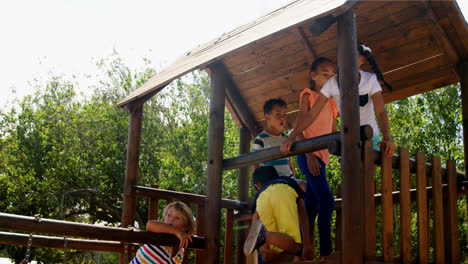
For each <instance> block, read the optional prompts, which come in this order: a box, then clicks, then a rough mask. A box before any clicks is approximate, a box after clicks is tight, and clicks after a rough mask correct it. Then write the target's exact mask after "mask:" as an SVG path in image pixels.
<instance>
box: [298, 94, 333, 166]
mask: <svg viewBox="0 0 468 264" xmlns="http://www.w3.org/2000/svg"><path fill="white" fill-rule="evenodd" d="M304 94H309V107H308V109H307V110H310V108H312V106H313V105H314V103H315V101H316V100H317V99H318V97H319V93H317V92H316V91H312V90H311V89H309V88H305V89H304V91H302V93H301V95H300V99H299V104H301V102H302V97H303V96H304ZM337 116H338V107H337V106H336V103H335V100H334V99H333V98H330V99H329V100H328V102H327V103H326V104H325V106H324V107H323V109H322V111H321V112H320V114H319V115H318V116H317V118H316V119H315V121H314V122H313V123H312V124H311V125H310V126H309V127H308V128H306V129H305V130H304V136H305V138H306V139H309V138H314V137H318V136H322V135H325V134H329V133H332V129H333V122H335V119H336V117H337ZM314 155H315V156H317V157H319V158H320V159H321V160H322V161H323V163H325V165H328V163H330V155H329V153H328V149H322V150H318V151H315V152H314Z"/></svg>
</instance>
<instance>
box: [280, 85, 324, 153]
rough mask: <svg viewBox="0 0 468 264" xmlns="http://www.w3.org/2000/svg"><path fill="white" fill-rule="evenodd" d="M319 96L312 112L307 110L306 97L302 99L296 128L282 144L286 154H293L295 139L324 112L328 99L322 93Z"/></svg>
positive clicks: (282, 149) (311, 109)
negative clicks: (292, 147) (292, 148)
mask: <svg viewBox="0 0 468 264" xmlns="http://www.w3.org/2000/svg"><path fill="white" fill-rule="evenodd" d="M319 94H320V95H319V97H318V98H317V100H316V101H315V104H314V105H313V106H312V108H310V110H307V108H308V106H307V102H308V99H307V97H304V98H303V99H302V102H301V105H300V108H299V114H298V116H297V121H296V127H295V128H294V130H293V131H292V132H291V134H289V136H288V139H287V140H286V141H284V142H283V144H281V151H283V152H285V153H291V146H292V144H293V143H294V141H293V140H294V138H296V137H297V136H298V135H299V134H300V133H302V131H304V129H306V128H307V127H308V126H310V125H311V124H312V123H313V122H314V121H315V119H316V118H317V116H318V114H320V111H322V109H323V107H324V106H325V104H326V103H327V101H328V98H327V97H326V96H325V95H323V94H322V93H319ZM306 99H307V101H306ZM304 105H305V106H304Z"/></svg>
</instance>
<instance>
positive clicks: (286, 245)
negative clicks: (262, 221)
mask: <svg viewBox="0 0 468 264" xmlns="http://www.w3.org/2000/svg"><path fill="white" fill-rule="evenodd" d="M266 241H267V243H268V244H271V245H274V246H276V247H279V248H281V249H283V250H284V251H286V252H287V253H290V254H296V253H297V252H299V251H300V250H301V244H299V243H296V241H294V239H293V238H292V237H291V236H289V235H287V234H283V233H279V232H269V231H268V230H267V232H266Z"/></svg>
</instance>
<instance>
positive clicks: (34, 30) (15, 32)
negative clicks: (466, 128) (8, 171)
mask: <svg viewBox="0 0 468 264" xmlns="http://www.w3.org/2000/svg"><path fill="white" fill-rule="evenodd" d="M290 1H291V0H236V1H231V0H229V1H227V0H198V1H190V0H170V1H168V0H131V1H130V0H41V1H37V0H15V1H6V0H5V1H1V2H0V34H1V39H2V40H1V41H0V107H1V106H2V105H4V104H5V103H6V102H8V101H11V99H12V98H14V97H20V98H21V97H23V96H24V95H26V94H31V93H32V92H33V91H34V90H33V88H32V87H31V85H30V84H29V83H30V82H31V81H32V80H34V78H38V79H46V78H47V76H49V75H50V73H51V72H52V73H53V74H55V75H57V74H64V75H65V76H68V77H70V76H73V75H75V76H77V77H78V80H79V81H80V84H84V86H86V81H85V78H84V77H80V76H84V74H94V73H97V72H98V70H97V67H96V66H95V64H96V61H97V60H99V59H103V58H105V57H107V56H109V55H110V54H111V53H112V51H113V50H116V51H117V52H118V54H119V55H120V56H121V57H123V58H124V61H125V63H126V65H128V66H129V67H130V68H131V69H139V67H141V68H142V67H143V58H144V57H147V58H149V59H151V60H152V61H153V63H155V65H156V66H157V67H159V68H160V67H163V66H166V65H168V64H169V63H171V62H172V61H174V60H175V59H177V58H178V57H179V56H181V55H182V54H183V53H184V52H186V51H188V50H190V49H192V48H194V47H195V46H197V45H199V44H202V43H205V42H207V41H209V40H211V39H213V38H215V37H217V36H219V35H221V34H222V33H225V32H228V31H230V30H232V29H234V28H236V27H238V26H240V25H242V24H245V23H248V22H250V21H252V20H253V19H255V18H257V17H259V16H262V15H264V14H266V13H268V12H271V11H273V10H275V9H277V8H279V7H281V6H283V5H285V4H287V3H289V2H290ZM458 4H459V5H460V8H461V9H462V12H464V13H465V17H468V1H466V0H458ZM81 81H82V82H81ZM13 88H14V90H15V91H16V93H12V89H13Z"/></svg>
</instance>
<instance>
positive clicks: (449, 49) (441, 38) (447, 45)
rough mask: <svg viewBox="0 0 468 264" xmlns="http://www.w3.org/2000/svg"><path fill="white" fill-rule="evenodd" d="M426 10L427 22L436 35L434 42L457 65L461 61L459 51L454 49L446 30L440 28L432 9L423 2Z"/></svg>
mask: <svg viewBox="0 0 468 264" xmlns="http://www.w3.org/2000/svg"><path fill="white" fill-rule="evenodd" d="M421 3H422V4H423V5H424V7H425V8H426V15H425V16H424V17H425V18H426V21H427V23H428V25H429V28H430V29H431V30H432V34H433V35H434V40H435V41H436V42H437V44H438V45H439V47H440V48H441V49H442V50H443V51H444V53H446V55H447V57H448V59H449V61H450V63H452V65H456V64H457V63H458V61H459V56H458V54H457V51H456V50H455V48H454V47H453V45H452V43H451V42H450V40H449V39H448V37H447V34H446V33H445V31H444V29H443V28H442V27H441V26H440V24H439V21H438V20H437V18H436V16H435V14H434V11H433V10H432V7H431V6H430V5H429V4H428V3H427V2H421Z"/></svg>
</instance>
